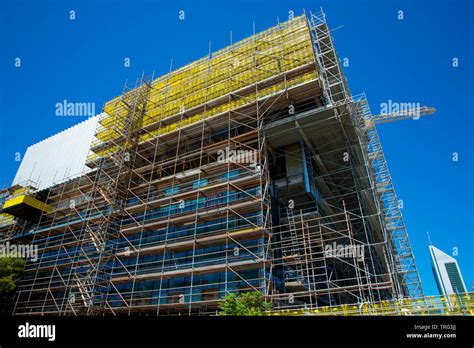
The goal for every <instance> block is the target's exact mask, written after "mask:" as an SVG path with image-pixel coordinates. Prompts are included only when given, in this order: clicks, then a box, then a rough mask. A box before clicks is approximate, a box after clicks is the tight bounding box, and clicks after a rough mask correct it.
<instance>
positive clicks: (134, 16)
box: [0, 0, 474, 294]
mask: <svg viewBox="0 0 474 348" xmlns="http://www.w3.org/2000/svg"><path fill="white" fill-rule="evenodd" d="M270 3H271V4H270ZM473 3H474V2H473V1H469V0H466V1H433V0H431V1H420V0H418V1H417V0H412V1H377V0H373V1H367V0H361V1H334V0H332V1H315V0H312V1H295V0H291V1H289V0H287V1H271V2H270V1H267V2H264V1H255V0H254V1H215V2H211V1H196V0H194V1H173V2H172V4H171V1H170V2H160V1H144V0H135V1H131V0H130V1H101V0H98V1H84V0H81V1H59V0H57V1H38V0H31V1H15V2H13V1H9V2H8V3H7V2H5V3H4V4H3V5H2V11H1V13H0V52H1V53H0V76H1V80H0V86H1V87H0V110H1V111H0V112H1V113H0V117H1V118H0V147H1V151H0V161H1V162H0V163H1V164H2V166H1V171H0V185H1V186H3V185H9V184H10V183H11V181H12V179H13V177H14V175H15V172H16V170H17V169H18V166H19V162H15V153H16V152H19V153H21V154H24V152H25V150H26V148H27V146H28V145H31V144H33V143H35V142H38V141H40V140H42V139H44V138H46V137H48V136H51V135H53V134H55V133H56V132H59V131H61V130H63V129H65V128H67V127H70V126H72V125H74V124H76V123H78V122H81V121H82V120H84V119H83V118H80V117H57V116H55V104H56V103H58V102H62V101H63V100H68V101H70V102H94V103H96V104H97V111H99V109H100V108H101V106H102V105H103V103H104V102H106V101H107V100H109V99H111V98H112V97H114V96H116V95H119V94H120V93H121V91H122V87H123V83H124V81H125V80H126V79H133V80H134V79H136V78H137V77H139V76H140V75H141V73H142V71H145V72H146V73H151V72H153V71H155V76H159V75H161V74H163V73H165V72H167V71H168V69H169V66H170V60H171V59H173V62H174V63H173V66H174V67H179V66H182V65H184V64H186V63H188V62H191V61H193V60H195V59H197V58H200V57H202V56H204V55H206V53H207V51H208V47H209V40H211V41H212V47H213V49H219V48H222V47H224V46H226V45H227V44H228V42H229V32H230V31H232V32H233V37H234V41H236V40H238V39H242V38H244V37H246V36H248V35H250V34H251V33H252V21H254V20H255V23H256V29H257V30H262V29H265V28H267V27H269V26H272V25H274V24H276V18H277V16H279V17H280V19H281V20H284V19H286V18H287V17H288V11H290V10H293V11H294V12H295V13H296V14H300V13H301V12H302V10H303V9H306V10H307V11H309V10H318V8H319V6H323V8H324V10H325V12H326V14H327V17H328V22H329V25H330V26H331V27H332V28H338V29H337V30H335V31H334V32H333V36H334V37H335V45H336V49H337V50H338V52H339V55H340V57H342V58H345V57H347V58H349V67H347V68H345V72H346V74H347V78H348V81H349V85H350V87H351V91H352V92H353V93H354V94H355V93H359V92H362V91H365V92H366V93H367V97H368V99H369V102H370V105H371V108H372V111H373V113H378V112H379V110H380V103H382V102H386V101H388V100H389V99H391V100H393V101H396V102H416V103H421V104H422V105H429V106H434V107H436V109H437V113H436V115H435V116H431V117H428V118H426V119H422V120H420V121H417V122H414V121H404V122H398V123H390V124H384V125H381V126H380V127H379V134H380V138H381V140H382V143H383V146H384V150H385V155H386V158H387V160H388V164H389V167H390V169H391V173H392V177H393V179H394V182H395V185H396V188H397V192H398V195H399V198H400V199H402V200H403V202H404V209H403V214H404V217H405V222H406V225H407V228H408V232H409V234H410V237H411V243H412V246H413V249H414V252H415V257H416V261H417V265H418V268H419V270H420V274H421V278H422V281H423V286H424V290H425V293H426V294H436V293H437V290H436V287H435V283H434V280H433V276H432V274H431V267H430V261H429V253H428V247H427V246H428V242H427V237H426V233H427V232H429V233H430V235H431V238H432V241H433V243H434V244H435V245H436V246H438V247H439V248H440V249H442V250H444V251H445V252H448V253H451V252H452V249H453V248H454V247H457V248H458V252H459V255H458V256H457V257H456V258H457V259H458V261H459V264H460V266H461V269H462V272H463V275H464V278H465V281H466V284H467V286H468V288H469V289H471V284H472V283H473V282H474V267H473V262H474V261H473V260H474V258H473V255H474V246H473V244H474V240H473V239H474V238H473V232H474V222H473V215H474V214H473V212H474V204H473V194H474V179H473V155H472V150H473V147H474V146H473V142H474V141H473V135H474V131H473V121H472V110H473V109H474V105H473V103H474V102H473V96H474V88H473V63H474V60H473V50H474V48H473V47H474V42H473V41H474V40H473V31H472V22H473V19H474V10H473ZM70 10H74V11H76V20H75V21H71V20H69V11H70ZM180 10H184V11H185V20H184V21H180V20H179V18H178V14H179V13H178V12H179V11H180ZM399 10H403V11H404V20H402V21H400V20H398V19H397V11H399ZM17 57H20V58H21V63H22V66H21V68H15V58H17ZM127 57H128V58H130V59H131V67H130V68H125V67H124V64H123V62H124V58H127ZM454 57H457V58H458V59H459V67H457V68H453V67H452V59H453V58H454ZM453 152H457V153H458V154H459V161H458V162H453V160H452V154H453Z"/></svg>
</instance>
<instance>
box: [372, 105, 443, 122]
mask: <svg viewBox="0 0 474 348" xmlns="http://www.w3.org/2000/svg"><path fill="white" fill-rule="evenodd" d="M435 112H436V109H435V108H432V107H428V106H421V107H417V108H411V109H407V110H402V111H398V112H393V113H389V114H378V115H373V116H372V120H373V122H374V123H375V124H380V123H387V122H393V121H401V120H406V119H409V118H411V119H417V118H419V117H422V116H428V115H431V114H434V113H435ZM369 122H370V121H369ZM368 126H370V125H368Z"/></svg>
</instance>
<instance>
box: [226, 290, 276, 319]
mask: <svg viewBox="0 0 474 348" xmlns="http://www.w3.org/2000/svg"><path fill="white" fill-rule="evenodd" d="M271 307H272V305H271V304H270V303H268V302H265V300H264V299H263V295H262V293H261V292H260V291H252V292H244V293H242V294H235V293H232V294H229V295H227V296H225V297H224V298H223V299H222V300H221V303H220V305H219V308H220V310H221V311H220V313H219V314H220V315H230V316H256V315H265V311H266V310H269V309H271Z"/></svg>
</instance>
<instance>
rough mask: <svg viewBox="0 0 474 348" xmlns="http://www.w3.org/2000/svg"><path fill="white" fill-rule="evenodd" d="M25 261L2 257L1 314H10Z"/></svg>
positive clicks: (0, 273)
mask: <svg viewBox="0 0 474 348" xmlns="http://www.w3.org/2000/svg"><path fill="white" fill-rule="evenodd" d="M24 264H25V261H24V260H23V259H20V258H14V257H0V314H10V313H11V311H12V309H13V297H14V296H15V289H16V284H17V282H18V281H19V280H20V278H21V274H22V272H23V266H24Z"/></svg>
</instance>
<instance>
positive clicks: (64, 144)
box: [13, 115, 100, 190]
mask: <svg viewBox="0 0 474 348" xmlns="http://www.w3.org/2000/svg"><path fill="white" fill-rule="evenodd" d="M99 118H100V115H97V116H94V117H91V118H89V119H88V120H86V121H84V122H81V123H79V124H77V125H75V126H73V127H71V128H68V129H66V130H64V131H62V132H60V133H58V134H55V135H53V136H52V137H49V138H47V139H45V140H43V141H40V142H39V143H37V144H34V145H31V146H30V147H28V149H27V150H26V153H25V155H24V156H23V160H22V161H21V164H20V168H19V169H18V172H17V173H16V176H15V179H14V180H13V185H15V184H21V183H24V182H26V181H28V180H31V181H33V182H35V183H36V184H37V185H36V186H37V187H38V189H40V190H42V189H44V188H47V187H50V186H52V185H53V183H54V184H58V183H60V182H63V181H66V180H68V179H71V178H74V177H77V176H79V175H80V174H82V173H84V172H88V171H90V169H89V168H88V167H86V165H85V163H86V158H87V155H88V154H89V148H90V145H91V142H92V140H93V138H94V133H95V129H96V127H97V123H98V121H99Z"/></svg>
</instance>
